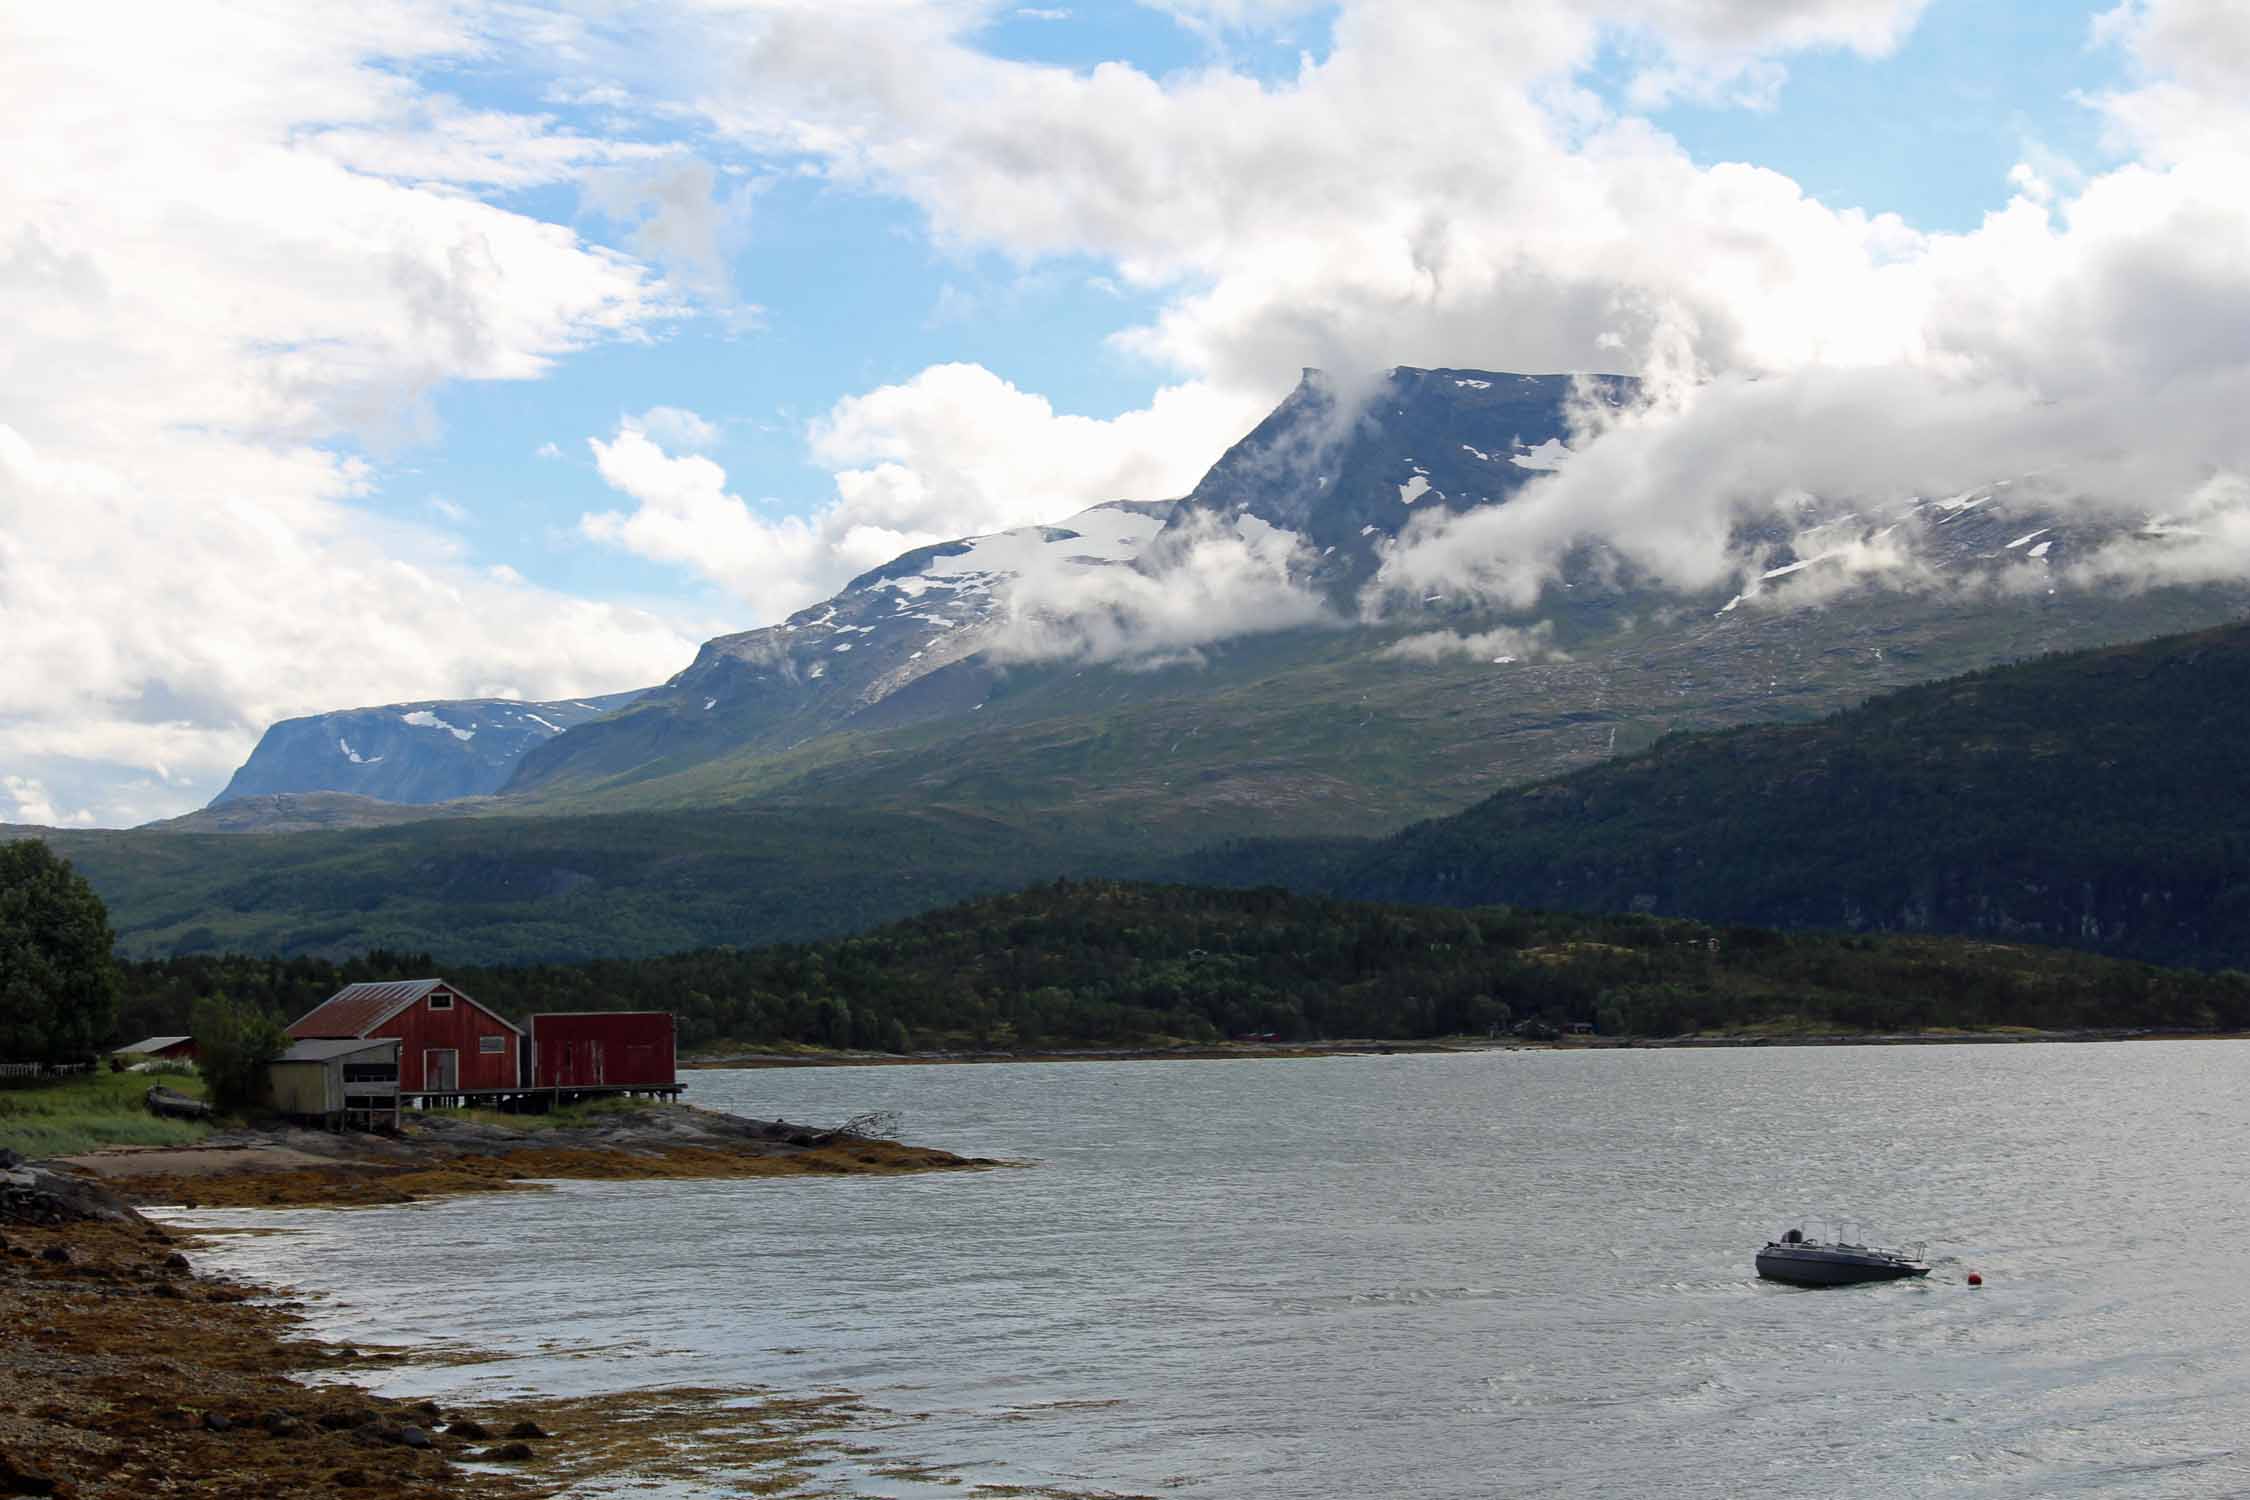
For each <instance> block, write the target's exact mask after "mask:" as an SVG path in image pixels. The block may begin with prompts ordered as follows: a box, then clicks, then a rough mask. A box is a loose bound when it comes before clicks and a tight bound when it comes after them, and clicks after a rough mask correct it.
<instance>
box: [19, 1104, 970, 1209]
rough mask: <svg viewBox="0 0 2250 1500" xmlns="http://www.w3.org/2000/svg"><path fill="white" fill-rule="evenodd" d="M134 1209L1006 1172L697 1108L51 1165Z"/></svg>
mask: <svg viewBox="0 0 2250 1500" xmlns="http://www.w3.org/2000/svg"><path fill="white" fill-rule="evenodd" d="M54 1165H57V1166H60V1167H64V1168H67V1169H68V1170H70V1171H71V1172H72V1173H74V1174H76V1175H78V1176H79V1177H81V1178H87V1179H92V1180H95V1181H98V1182H99V1183H100V1184H101V1185H102V1186H103V1187H105V1188H107V1189H108V1190H109V1191H111V1192H113V1193H115V1194H116V1195H117V1196H118V1197H120V1198H121V1199H123V1200H124V1201H125V1202H127V1203H130V1204H133V1205H135V1206H136V1207H149V1206H157V1205H162V1206H171V1205H178V1206H181V1207H184V1208H189V1209H194V1208H356V1207H368V1206H374V1205H383V1204H402V1203H415V1202H420V1201H422V1200H424V1199H428V1198H436V1197H448V1196H456V1195H460V1194H468V1193H503V1192H523V1191H541V1190H543V1189H544V1186H545V1184H546V1183H548V1182H553V1181H653V1180H672V1181H677V1180H682V1179H718V1178H746V1177H763V1178H775V1177H808V1176H817V1177H846V1176H859V1177H865V1176H902V1175H908V1174H917V1173H924V1172H949V1171H980V1170H986V1169H990V1168H994V1167H1000V1166H1005V1165H1009V1164H1008V1163H1004V1162H998V1161H993V1160H991V1159H989V1158H984V1157H964V1156H957V1155H955V1154H954V1153H952V1152H950V1151H941V1150H937V1149H935V1148H933V1147H926V1146H910V1145H906V1144H903V1143H901V1142H898V1141H892V1140H882V1139H877V1138H874V1137H870V1136H862V1135H854V1134H848V1133H845V1132H844V1131H841V1130H821V1129H817V1128H813V1127H808V1126H802V1125H792V1124H790V1123H788V1122H787V1121H783V1120H774V1121H770V1122H769V1121H759V1120H748V1119H743V1118H741V1117H740V1116H736V1115H729V1114H724V1113H721V1112H720V1111H718V1110H712V1109H704V1108H701V1107H699V1106H696V1105H687V1104H663V1105H635V1106H630V1107H626V1108H620V1109H611V1110H607V1111H604V1112H603V1113H601V1114H600V1115H598V1116H594V1117H592V1118H590V1119H588V1120H585V1121H582V1122H573V1123H568V1124H562V1125H552V1124H548V1123H545V1122H544V1121H543V1118H542V1117H540V1116H537V1115H527V1116H522V1117H520V1118H519V1117H508V1116H501V1115H495V1114H478V1115H474V1116H468V1117H463V1116H455V1115H449V1114H447V1113H444V1112H434V1113H432V1114H430V1115H427V1116H423V1117H413V1116H410V1117H409V1119H408V1124H407V1127H406V1129H405V1131H404V1132H403V1133H401V1134H400V1135H397V1136H384V1135H370V1134H361V1133H349V1134H346V1133H337V1132H330V1131H325V1130H307V1129H299V1128H287V1127H284V1128H274V1129H254V1130H241V1131H232V1132H226V1133H222V1134H220V1135H216V1136H212V1137H210V1138H208V1139H206V1140H204V1141H201V1142H198V1143H195V1144H193V1145H186V1146H148V1147H131V1146H124V1147H119V1146H113V1147H108V1148H105V1149H103V1150H99V1151H92V1152H87V1153H85V1154H83V1155H77V1156H69V1157H62V1158H58V1159H56V1161H55V1163H54Z"/></svg>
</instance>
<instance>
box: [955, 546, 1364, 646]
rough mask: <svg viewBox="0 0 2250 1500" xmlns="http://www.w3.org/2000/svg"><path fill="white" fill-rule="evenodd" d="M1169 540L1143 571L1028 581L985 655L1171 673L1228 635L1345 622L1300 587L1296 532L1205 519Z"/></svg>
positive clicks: (1305, 560) (1304, 562) (1015, 590)
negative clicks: (1122, 665) (1155, 667)
mask: <svg viewBox="0 0 2250 1500" xmlns="http://www.w3.org/2000/svg"><path fill="white" fill-rule="evenodd" d="M1165 542H1166V546H1165V548H1164V551H1163V555H1162V558H1161V561H1160V562H1159V563H1158V565H1156V566H1153V567H1149V568H1146V569H1138V568H1123V567H1118V568H1101V569H1096V570H1094V571H1093V572H1091V573H1081V574H1072V575H1068V576H1063V575H1041V574H1028V575H1026V576H1025V577H1024V578H1022V579H1020V580H1018V581H1017V582H1016V584H1015V585H1014V586H1013V587H1012V588H1010V589H1009V590H1008V591H1007V593H1006V594H1005V595H1004V597H1003V599H1002V601H1001V603H1002V614H1001V618H1000V620H999V621H998V622H997V624H996V626H995V628H994V632H993V635H992V637H991V645H990V648H989V649H990V650H991V651H992V653H993V654H994V655H995V656H996V657H998V658H999V659H1000V660H1002V661H1031V660H1036V661H1053V660H1058V659H1060V660H1078V661H1089V662H1113V661H1114V662H1125V663H1127V664H1140V665H1152V666H1153V665H1171V664H1174V663H1178V662H1199V661H1200V660H1201V657H1200V655H1199V654H1198V648H1200V647H1204V646H1208V645H1210V644H1211V643H1212V642H1214V641H1219V640H1224V639H1226V638H1228V637H1230V636H1240V635H1254V634H1258V633H1260V632H1263V631H1273V630H1288V629H1292V628H1295V627H1298V626H1303V625H1314V624H1322V623H1329V624H1340V623H1341V622H1340V621H1337V620H1335V619H1334V618H1333V616H1331V615H1330V613H1329V612H1328V610H1327V608H1326V606H1325V605H1324V604H1323V603H1322V602H1321V600H1320V599H1319V598H1318V596H1316V595H1315V594H1313V593H1312V592H1311V591H1309V590H1307V589H1305V588H1303V587H1302V586H1301V585H1300V584H1299V583H1298V582H1297V580H1298V578H1300V577H1301V576H1302V575H1303V573H1304V571H1305V570H1306V569H1307V568H1308V567H1309V566H1310V565H1311V563H1312V561H1313V559H1312V556H1311V553H1310V551H1309V550H1308V549H1307V548H1306V547H1305V545H1304V543H1303V541H1302V540H1301V539H1300V538H1298V537H1297V536H1295V535H1294V534H1293V533H1290V532H1285V531H1278V530H1275V529H1274V528H1272V527H1270V526H1266V525H1264V524H1263V523H1261V522H1259V521H1258V520H1256V519H1255V518H1254V517H1244V518H1242V519H1240V520H1236V521H1224V520H1220V519H1218V518H1216V517H1202V518H1199V519H1198V520H1197V521H1196V523H1195V524H1194V525H1193V526H1192V527H1189V528H1182V529H1180V530H1176V531H1173V532H1170V533H1168V534H1167V535H1166V537H1165Z"/></svg>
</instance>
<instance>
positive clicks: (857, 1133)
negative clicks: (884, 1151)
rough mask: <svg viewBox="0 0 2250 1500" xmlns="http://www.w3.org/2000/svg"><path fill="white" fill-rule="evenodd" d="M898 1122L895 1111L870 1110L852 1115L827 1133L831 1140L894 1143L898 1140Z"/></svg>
mask: <svg viewBox="0 0 2250 1500" xmlns="http://www.w3.org/2000/svg"><path fill="white" fill-rule="evenodd" d="M899 1128H900V1121H899V1116H898V1111H897V1110H895V1109H871V1110H869V1111H868V1112H867V1113H866V1114H864V1115H853V1116H852V1117H851V1118H850V1119H848V1120H846V1121H845V1122H844V1123H843V1124H841V1125H839V1126H837V1127H836V1128H835V1129H834V1130H831V1131H829V1132H828V1137H829V1139H831V1140H850V1141H895V1140H897V1139H898V1133H899Z"/></svg>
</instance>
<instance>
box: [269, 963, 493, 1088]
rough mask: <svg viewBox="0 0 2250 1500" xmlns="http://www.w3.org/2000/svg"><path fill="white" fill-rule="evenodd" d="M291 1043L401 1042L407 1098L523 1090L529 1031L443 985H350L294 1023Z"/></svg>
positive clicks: (438, 982) (401, 1085) (400, 1084)
mask: <svg viewBox="0 0 2250 1500" xmlns="http://www.w3.org/2000/svg"><path fill="white" fill-rule="evenodd" d="M289 1035H290V1038H291V1039H292V1040H295V1041H300V1042H310V1041H342V1040H368V1039H375V1038H390V1039H395V1040H396V1041H397V1042H398V1043H399V1058H398V1092H399V1094H400V1095H401V1096H403V1097H408V1098H422V1099H429V1098H440V1099H445V1098H460V1097H462V1096H465V1095H469V1094H493V1093H511V1092H516V1091H519V1090H521V1089H522V1088H523V1087H524V1078H523V1066H522V1057H521V1052H522V1046H523V1038H524V1033H523V1029H522V1028H521V1027H519V1026H517V1025H516V1024H515V1023H514V1022H513V1021H510V1020H509V1019H508V1018H507V1017H505V1016H503V1015H501V1014H500V1013H499V1012H498V1011H496V1010H492V1009H489V1008H488V1007H486V1006H482V1005H479V1004H478V1003H477V1002H476V1001H475V1000H473V999H471V998H470V997H469V996H468V995H467V994H465V993H463V992H462V991H461V990H458V989H456V988H454V987H453V986H452V985H450V984H447V983H446V982H445V981H444V980H442V979H400V980H392V981H387V982H383V983H376V984H349V985H346V986H344V988H342V989H340V990H338V991H337V992H336V993H335V994H333V995H331V996H329V997H328V999H326V1000H324V1001H323V1002H321V1003H320V1004H319V1005H318V1006H316V1007H315V1008H314V1009H312V1010H311V1011H309V1012H307V1013H306V1014H305V1015H303V1016H301V1017H299V1018H298V1019H297V1020H296V1021H295V1022H294V1023H292V1024H291V1026H290V1027H289Z"/></svg>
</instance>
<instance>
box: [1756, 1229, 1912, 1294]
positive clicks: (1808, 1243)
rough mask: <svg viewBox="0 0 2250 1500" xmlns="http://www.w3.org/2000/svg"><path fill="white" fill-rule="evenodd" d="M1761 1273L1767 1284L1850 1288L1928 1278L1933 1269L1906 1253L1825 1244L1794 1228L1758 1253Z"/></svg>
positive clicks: (1848, 1245)
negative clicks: (1791, 1283) (1873, 1283)
mask: <svg viewBox="0 0 2250 1500" xmlns="http://www.w3.org/2000/svg"><path fill="white" fill-rule="evenodd" d="M1758 1274H1759V1275H1760V1276H1763V1277H1765V1278H1766V1279H1767V1280H1768V1281H1788V1282H1794V1283H1795V1284H1796V1285H1798V1286H1851V1285H1853V1284H1854V1283H1857V1282H1862V1281H1900V1280H1903V1279H1905V1278H1906V1277H1909V1276H1927V1275H1929V1274H1930V1268H1929V1267H1928V1266H1926V1265H1924V1264H1923V1263H1922V1262H1921V1261H1920V1260H1919V1259H1918V1258H1916V1257H1915V1256H1914V1255H1911V1254H1909V1253H1907V1252H1906V1251H1904V1250H1882V1249H1878V1248H1876V1247H1874V1246H1872V1245H1853V1244H1846V1243H1842V1242H1837V1243H1833V1244H1822V1243H1820V1242H1819V1241H1817V1240H1808V1239H1806V1238H1805V1232H1804V1231H1803V1230H1801V1229H1792V1230H1790V1231H1789V1232H1788V1233H1786V1234H1784V1235H1783V1236H1782V1237H1781V1238H1780V1239H1778V1240H1774V1241H1771V1242H1770V1243H1768V1244H1767V1246H1766V1248H1765V1249H1763V1250H1760V1251H1759V1252H1758Z"/></svg>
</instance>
